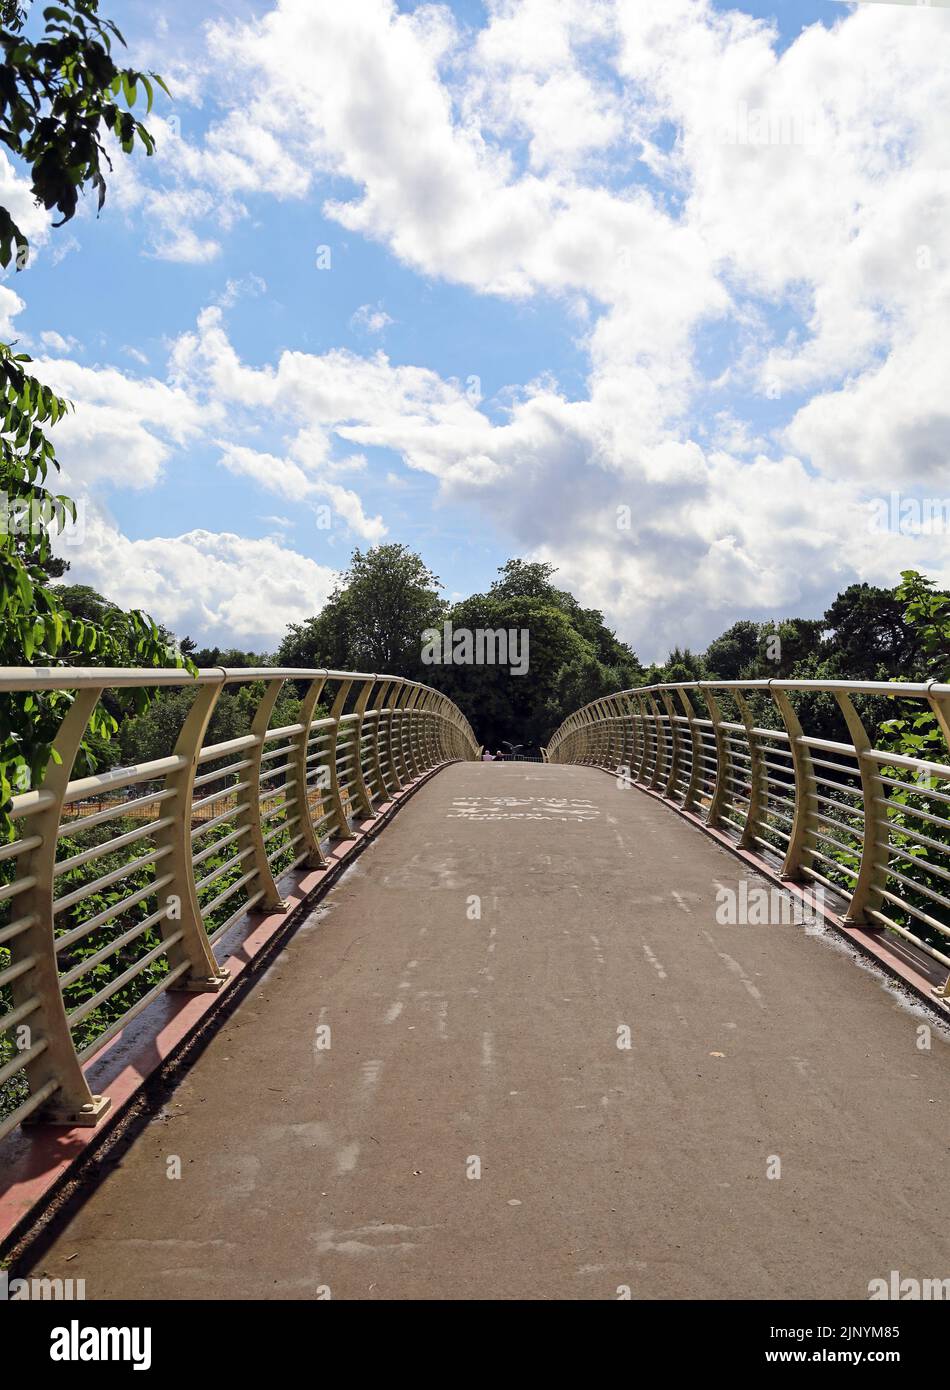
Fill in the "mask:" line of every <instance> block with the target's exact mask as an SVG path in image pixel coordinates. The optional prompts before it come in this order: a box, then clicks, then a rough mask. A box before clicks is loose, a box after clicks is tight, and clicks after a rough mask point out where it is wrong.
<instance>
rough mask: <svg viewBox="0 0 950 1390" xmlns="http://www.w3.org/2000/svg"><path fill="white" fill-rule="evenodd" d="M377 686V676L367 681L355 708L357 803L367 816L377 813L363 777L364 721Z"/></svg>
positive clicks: (354, 736) (354, 740)
mask: <svg viewBox="0 0 950 1390" xmlns="http://www.w3.org/2000/svg"><path fill="white" fill-rule="evenodd" d="M375 684H376V677H375V676H370V677H369V679H368V680H365V681H364V682H363V686H362V689H361V690H360V692H359V694H358V695H357V697H356V703H355V704H354V706H353V713H354V715H355V716H356V718H355V720H354V721H353V747H354V756H353V775H354V777H355V780H356V786H355V792H356V801H357V803H358V805H359V806H360V808H361V810H362V811H363V812H364V814H365V815H367V816H374V815H375V814H376V812H375V811H374V810H373V798H372V796H371V795H370V790H369V787H368V786H367V785H366V778H365V776H364V775H363V720H364V716H365V714H366V706H367V703H368V701H369V697H370V695H371V694H372V691H373V686H374V685H375Z"/></svg>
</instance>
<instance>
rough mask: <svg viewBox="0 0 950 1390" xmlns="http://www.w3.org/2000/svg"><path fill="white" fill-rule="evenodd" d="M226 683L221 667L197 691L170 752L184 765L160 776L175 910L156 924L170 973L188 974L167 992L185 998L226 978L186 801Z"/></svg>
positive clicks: (159, 836) (161, 831)
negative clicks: (167, 804)
mask: <svg viewBox="0 0 950 1390" xmlns="http://www.w3.org/2000/svg"><path fill="white" fill-rule="evenodd" d="M225 679H226V673H225V671H224V670H223V668H222V670H221V678H220V680H218V681H217V682H215V683H214V684H210V685H200V686H199V687H198V693H197V695H196V696H195V701H194V704H193V705H192V707H191V709H190V710H189V711H188V715H187V718H186V719H185V722H184V724H183V725H182V728H181V733H180V734H179V735H178V739H177V741H176V743H175V748H174V753H175V756H176V757H178V758H183V759H184V760H185V762H184V766H183V767H180V768H178V769H177V770H176V771H174V772H170V773H168V775H167V776H166V778H165V786H166V788H167V789H170V790H173V791H174V793H175V799H174V801H173V803H172V804H173V805H174V807H175V814H174V815H173V816H172V817H170V820H171V824H170V825H166V826H161V825H159V827H158V828H156V831H155V835H154V841H155V847H156V849H159V848H167V849H168V854H167V855H166V856H165V860H164V862H163V865H162V870H163V872H164V873H170V874H171V876H172V880H171V883H170V884H168V885H167V886H166V888H165V889H164V890H163V891H164V893H165V901H166V903H169V902H173V903H174V907H175V911H172V910H166V911H165V913H164V914H163V916H162V917H161V918H160V920H159V923H158V925H159V928H160V930H161V933H162V939H163V940H164V941H166V942H168V948H167V950H166V957H167V960H168V967H169V973H170V974H171V973H173V972H174V971H175V970H176V968H177V967H178V966H179V965H182V964H184V963H185V962H187V964H188V969H187V971H186V972H185V973H184V974H182V975H179V976H178V978H177V979H176V980H175V982H174V983H173V984H172V985H170V986H169V988H170V989H172V990H175V991H182V992H185V993H189V994H205V993H209V992H213V991H214V990H218V989H220V988H221V987H222V985H225V984H226V983H227V981H228V978H229V976H228V972H227V971H226V970H223V969H222V968H221V967H220V966H219V965H218V962H217V961H216V960H215V957H214V952H213V951H212V949H211V944H210V942H209V941H208V933H207V931H206V930H205V924H204V918H203V917H202V913H201V907H200V906H199V903H198V892H197V889H196V887H195V871H194V863H193V861H192V839H191V803H192V799H193V797H194V790H195V777H196V775H197V772H198V757H199V754H200V753H201V746H202V744H203V742H204V737H205V734H206V732H207V729H208V724H209V723H210V721H211V715H212V713H213V712H214V707H215V705H216V704H217V702H218V696H219V695H220V693H221V690H222V689H223V687H224V682H225ZM254 751H257V752H258V753H259V752H260V749H259V748H258V749H257V750H252V752H251V758H252V759H253V757H254ZM255 785H256V783H255ZM176 913H177V915H176Z"/></svg>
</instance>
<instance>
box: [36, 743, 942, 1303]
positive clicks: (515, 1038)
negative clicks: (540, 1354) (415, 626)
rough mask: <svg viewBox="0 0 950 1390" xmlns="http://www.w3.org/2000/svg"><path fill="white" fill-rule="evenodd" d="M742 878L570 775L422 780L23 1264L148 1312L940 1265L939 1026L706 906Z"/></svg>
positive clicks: (780, 938)
mask: <svg viewBox="0 0 950 1390" xmlns="http://www.w3.org/2000/svg"><path fill="white" fill-rule="evenodd" d="M559 799H560V800H559ZM745 874H746V870H745V869H744V868H743V867H742V866H741V865H740V864H739V863H738V862H737V861H736V860H735V859H733V858H732V857H731V856H730V855H728V854H727V853H726V852H725V851H723V850H721V849H719V848H718V847H717V846H716V845H715V844H714V843H712V841H710V840H708V839H707V838H706V837H704V836H702V835H701V834H700V833H699V832H698V831H696V830H695V829H694V828H692V827H690V826H689V825H687V824H685V823H684V822H683V821H681V820H680V819H679V818H678V817H677V816H675V815H674V814H673V813H672V812H671V811H669V810H668V809H667V808H665V807H663V806H661V805H659V804H657V803H656V802H654V801H653V800H651V799H650V798H648V797H645V796H643V795H641V794H640V793H639V792H637V791H636V790H626V791H620V790H618V789H617V788H616V787H615V785H614V784H613V782H612V781H611V780H610V779H609V778H607V777H605V776H604V775H603V774H602V773H599V772H596V771H594V770H590V769H585V768H580V767H553V766H552V767H549V766H537V765H531V764H521V765H519V764H496V765H481V764H460V765H457V766H454V767H452V768H450V769H448V770H447V771H445V772H443V773H441V774H440V775H439V776H438V777H437V778H435V779H434V780H433V781H432V782H431V783H430V784H429V785H427V786H426V787H425V788H423V789H422V790H421V792H420V793H419V794H418V795H417V796H416V797H415V798H414V799H413V801H412V802H411V803H410V804H409V805H408V806H407V807H406V809H405V810H403V811H402V812H401V814H400V815H399V816H398V817H397V818H396V820H395V821H394V823H393V825H392V826H391V827H390V828H389V829H387V830H386V831H385V833H384V834H383V835H382V836H381V837H380V839H379V840H378V841H377V842H376V843H375V844H374V845H373V846H372V847H371V848H369V849H368V850H367V852H366V853H365V854H364V855H363V856H362V857H361V858H360V859H359V860H358V861H357V862H356V863H355V864H354V866H353V867H352V868H351V869H350V870H349V872H348V873H347V874H346V876H345V877H344V878H343V879H342V880H341V881H340V883H339V884H338V885H337V887H336V888H335V889H334V890H333V891H332V892H331V893H330V894H329V896H328V897H327V899H326V900H325V902H324V903H323V904H322V905H321V906H320V907H319V908H317V910H316V911H315V912H314V913H313V914H312V916H311V917H310V918H309V919H308V921H307V922H306V924H305V925H304V926H303V927H302V928H301V930H300V931H299V932H298V933H297V935H296V936H295V937H294V938H293V939H292V941H291V942H290V944H289V946H288V948H287V949H286V950H285V951H284V953H283V954H282V955H281V956H280V958H279V960H278V961H277V963H276V964H275V965H274V966H273V967H272V968H271V969H270V971H269V972H268V973H267V975H266V976H265V977H264V978H263V979H262V980H261V981H260V982H259V983H258V985H257V986H256V988H255V989H254V991H253V992H252V993H251V994H250V995H249V997H248V998H247V999H246V1000H245V1002H244V1003H243V1004H242V1005H241V1006H240V1007H239V1008H238V1009H237V1010H236V1012H235V1013H234V1015H233V1016H232V1017H231V1019H230V1020H229V1021H228V1022H227V1023H225V1024H224V1026H223V1027H222V1028H221V1030H220V1031H219V1032H218V1033H217V1034H216V1036H215V1037H214V1038H213V1039H212V1041H211V1043H210V1045H209V1046H208V1048H207V1050H206V1051H205V1052H204V1054H203V1055H202V1056H201V1057H200V1058H199V1059H198V1061H197V1062H196V1063H195V1065H194V1066H193V1067H192V1068H191V1070H190V1071H189V1072H188V1073H187V1074H186V1075H185V1076H184V1078H183V1080H182V1082H181V1084H180V1085H179V1086H178V1087H177V1089H176V1090H175V1091H174V1093H173V1094H172V1095H171V1097H170V1099H169V1101H168V1103H167V1105H166V1106H165V1108H164V1110H163V1112H162V1113H161V1114H159V1115H157V1116H156V1117H155V1118H154V1119H153V1120H151V1122H150V1123H149V1124H148V1125H147V1126H146V1127H145V1129H144V1130H143V1131H142V1133H141V1134H140V1135H139V1136H138V1138H137V1139H136V1140H135V1141H134V1142H133V1143H132V1145H131V1146H130V1147H129V1149H128V1150H127V1152H126V1153H125V1154H124V1156H123V1157H122V1160H121V1162H120V1164H119V1165H118V1166H117V1167H115V1168H113V1169H112V1170H111V1171H108V1172H106V1173H105V1174H104V1175H103V1177H102V1181H101V1183H99V1184H98V1185H97V1186H95V1187H94V1188H92V1189H91V1190H90V1192H89V1195H88V1199H87V1200H86V1201H85V1203H84V1204H83V1205H82V1206H81V1207H80V1208H79V1209H78V1210H77V1211H76V1212H75V1213H74V1214H73V1215H72V1216H71V1217H70V1218H69V1220H68V1224H66V1225H64V1227H63V1229H62V1230H61V1231H60V1233H59V1235H58V1237H57V1238H56V1240H55V1242H54V1243H53V1245H52V1246H51V1248H49V1249H48V1250H47V1251H46V1252H45V1253H44V1254H43V1255H42V1256H41V1257H40V1259H39V1260H38V1263H37V1268H42V1269H44V1270H45V1271H47V1272H48V1273H49V1274H50V1275H60V1276H63V1277H67V1276H71V1277H73V1278H85V1280H86V1286H87V1296H88V1297H90V1298H106V1297H129V1298H172V1299H173V1298H189V1297H207V1298H212V1297H238V1298H242V1297H260V1296H263V1297H273V1298H308V1297H314V1296H315V1295H316V1293H317V1290H318V1289H319V1288H320V1286H329V1288H330V1289H331V1291H332V1296H333V1297H335V1298H407V1297H424V1298H467V1297H476V1298H477V1297H482V1298H513V1297H526V1298H576V1297H581V1298H616V1297H617V1289H618V1286H620V1285H629V1287H630V1289H631V1291H632V1295H633V1297H634V1298H641V1297H642V1298H657V1297H698V1298H732V1297H752V1298H766V1297H792V1298H812V1297H829V1298H866V1297H867V1292H868V1287H867V1286H868V1281H869V1280H871V1279H873V1278H876V1277H881V1276H883V1277H887V1276H888V1275H889V1272H890V1271H891V1270H895V1269H896V1270H898V1271H900V1273H901V1275H902V1276H913V1277H917V1278H929V1277H938V1276H940V1277H942V1276H943V1275H945V1274H947V1273H950V1249H948V1245H950V1228H948V1227H947V1223H946V1220H945V1217H944V1216H943V1215H941V1204H940V1193H941V1191H942V1189H943V1188H944V1187H945V1183H946V1159H947V1137H948V1123H947V1120H948V1116H947V1093H946V1087H945V1077H946V1070H945V1068H946V1062H947V1042H946V1040H945V1038H943V1037H941V1036H940V1035H939V1033H938V1031H937V1030H936V1029H935V1030H934V1036H933V1047H932V1050H931V1051H929V1052H928V1051H922V1050H919V1048H918V1045H917V1043H918V1033H917V1030H918V1027H919V1025H920V1024H921V1022H922V1021H924V1020H923V1018H922V1016H921V1015H920V1014H919V1013H914V1012H912V1011H911V1010H910V1009H909V1008H907V1007H906V1006H905V1005H904V1004H903V1003H902V1002H901V1001H900V1000H899V998H898V997H897V995H896V993H895V992H894V991H893V990H892V989H888V988H885V987H884V986H883V984H882V982H881V979H880V978H879V977H878V976H877V975H876V974H875V973H874V972H872V971H870V970H867V969H859V968H858V967H857V966H856V965H855V963H854V961H853V960H852V959H850V958H849V956H848V954H847V952H846V950H845V949H843V948H841V947H839V946H837V945H834V944H832V942H831V941H830V940H828V939H820V938H818V937H815V936H810V935H808V934H806V932H805V931H804V930H803V929H802V928H801V927H794V926H771V927H768V926H759V927H756V926H745V927H742V926H721V925H719V924H717V922H716V916H715V907H716V902H715V899H716V887H717V884H724V885H727V886H732V887H735V885H736V884H737V883H738V882H739V879H740V877H742V876H743V875H745ZM470 895H478V896H479V897H480V899H481V918H480V920H471V919H470V915H469V913H470V911H471V908H470V903H469V900H470ZM321 1025H329V1026H330V1029H331V1041H332V1046H331V1047H330V1049H329V1050H321V1049H320V1047H319V1046H318V1045H317V1044H318V1034H317V1030H318V1028H319V1027H320V1026H321ZM621 1025H627V1026H629V1028H630V1030H631V1039H632V1045H631V1047H630V1048H629V1050H622V1049H619V1048H618V1047H617V1037H618V1034H617V1030H618V1027H619V1026H621ZM172 1155H178V1156H179V1157H180V1159H181V1168H182V1176H181V1179H180V1180H177V1181H175V1180H170V1179H169V1178H168V1177H167V1176H166V1172H167V1165H168V1160H169V1158H170V1156H172ZM772 1155H777V1156H778V1158H779V1159H780V1160H781V1177H780V1178H778V1179H774V1178H773V1179H770V1178H769V1177H768V1176H767V1167H768V1164H769V1160H770V1156H772ZM473 1156H477V1157H478V1159H480V1163H481V1177H480V1178H479V1179H473V1178H470V1177H469V1176H468V1172H469V1171H471V1170H472V1168H473V1164H472V1161H471V1160H472V1157H473Z"/></svg>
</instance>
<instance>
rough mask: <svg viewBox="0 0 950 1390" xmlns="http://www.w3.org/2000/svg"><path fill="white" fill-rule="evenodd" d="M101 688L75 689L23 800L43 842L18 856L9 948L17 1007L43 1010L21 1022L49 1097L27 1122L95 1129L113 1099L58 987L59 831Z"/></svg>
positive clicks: (35, 1079) (26, 1049) (38, 1089)
mask: <svg viewBox="0 0 950 1390" xmlns="http://www.w3.org/2000/svg"><path fill="white" fill-rule="evenodd" d="M102 691H103V687H102V686H91V687H86V688H84V689H79V690H77V692H76V696H75V698H74V700H73V702H72V704H71V705H70V707H69V710H68V711H67V714H66V717H65V718H64V720H63V722H62V724H61V725H60V726H59V730H58V732H57V734H56V738H55V739H54V741H53V756H52V757H51V758H50V760H49V762H48V763H47V766H46V773H45V775H44V778H43V782H42V784H41V786H40V787H39V789H38V790H37V791H36V792H35V793H31V792H26V793H24V794H22V795H21V797H20V798H19V801H20V803H21V804H22V803H23V802H24V801H27V800H28V798H29V797H31V796H34V797H35V798H36V799H37V800H39V801H40V802H41V809H40V810H38V811H36V812H35V813H34V814H33V815H32V816H31V817H30V830H31V833H32V834H33V835H36V836H38V837H39V838H40V841H41V843H40V844H39V845H37V846H36V847H35V848H34V849H32V850H30V851H28V853H26V854H24V855H22V856H20V858H21V863H22V868H21V870H20V872H19V873H18V875H17V877H18V878H21V879H23V880H25V881H26V882H28V883H29V882H30V880H33V882H32V883H31V884H30V886H29V887H28V888H26V889H25V890H24V891H23V892H22V893H18V894H17V896H16V899H15V901H16V912H17V918H18V920H19V921H27V920H29V921H30V925H29V926H28V927H27V928H26V930H25V931H21V932H19V933H18V934H17V935H16V936H14V937H13V938H12V939H11V940H10V941H9V943H8V947H7V949H8V950H9V951H10V957H11V959H10V967H9V968H10V970H11V971H13V970H16V969H20V973H18V974H16V975H15V978H14V979H12V980H10V981H9V983H8V988H9V989H10V991H11V994H12V996H13V1003H14V1007H15V1008H17V1009H19V1008H21V1007H23V1006H24V1005H26V1004H29V1003H31V1002H32V1001H33V1000H34V999H35V1000H37V1001H38V1007H36V1008H33V1009H31V1010H30V1012H29V1013H28V1014H27V1015H26V1017H27V1018H28V1019H29V1023H22V1024H20V1028H24V1029H25V1030H26V1031H25V1032H22V1033H21V1034H20V1043H21V1048H20V1050H21V1051H22V1052H23V1053H24V1054H25V1055H26V1057H27V1058H28V1060H27V1062H26V1065H25V1066H24V1067H23V1074H24V1075H25V1077H26V1081H27V1084H28V1086H29V1088H30V1092H31V1095H33V1096H40V1095H42V1094H44V1092H45V1093H47V1094H48V1095H49V1100H48V1101H47V1102H46V1103H45V1104H44V1105H42V1106H41V1107H40V1108H39V1109H37V1110H35V1111H34V1112H33V1114H32V1115H30V1116H29V1117H28V1122H29V1123H32V1122H33V1121H36V1122H45V1123H47V1124H55V1125H82V1126H84V1127H86V1128H91V1127H93V1126H95V1125H96V1124H98V1122H99V1120H100V1119H101V1118H102V1116H103V1115H104V1114H105V1112H106V1111H107V1110H108V1108H109V1105H110V1101H109V1099H108V1097H106V1096H98V1095H93V1093H92V1092H91V1091H90V1089H89V1084H88V1082H87V1081H86V1078H85V1075H84V1074H83V1070H82V1067H81V1066H80V1064H79V1059H78V1057H77V1056H76V1049H75V1046H74V1045H73V1038H72V1033H71V1032H70V1029H69V1020H68V1019H67V1017H66V1007H65V1005H64V1003H63V994H62V990H61V988H60V984H59V964H58V961H57V957H56V943H55V936H54V931H53V899H54V892H53V884H54V878H55V868H56V846H57V831H58V830H59V823H60V817H61V815H62V810H63V804H64V800H65V797H66V791H67V788H68V786H69V779H70V775H71V773H72V768H73V763H74V762H75V760H76V754H77V753H78V751H79V745H80V743H81V742H82V739H83V736H84V734H85V732H86V726H87V724H88V723H89V720H90V718H91V717H92V713H93V710H94V709H95V707H96V705H97V704H98V702H99V697H100V695H101V694H102ZM24 967H25V968H24Z"/></svg>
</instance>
